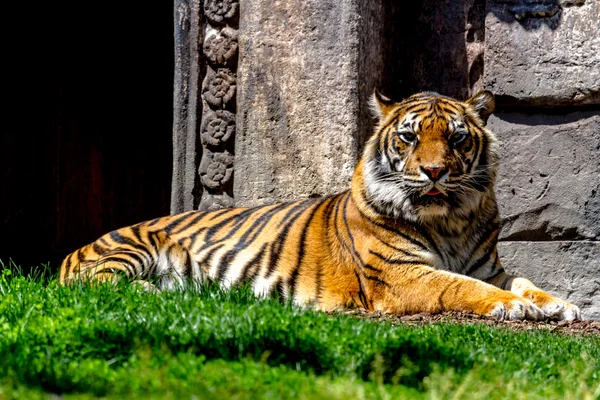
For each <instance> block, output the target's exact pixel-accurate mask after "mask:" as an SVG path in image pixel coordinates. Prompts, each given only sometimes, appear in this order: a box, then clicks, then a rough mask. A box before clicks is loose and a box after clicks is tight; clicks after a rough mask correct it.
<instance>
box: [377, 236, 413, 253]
mask: <svg viewBox="0 0 600 400" xmlns="http://www.w3.org/2000/svg"><path fill="white" fill-rule="evenodd" d="M375 238H376V239H377V240H378V241H379V243H381V244H383V245H385V246H387V247H389V248H390V249H392V250H395V251H397V252H399V253H402V254H404V255H405V256H414V254H412V253H409V252H408V251H406V250H404V249H401V248H400V247H396V246H394V245H393V244H390V243H388V242H385V241H383V240H382V239H381V238H378V237H375Z"/></svg>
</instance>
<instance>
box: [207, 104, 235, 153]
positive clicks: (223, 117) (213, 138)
mask: <svg viewBox="0 0 600 400" xmlns="http://www.w3.org/2000/svg"><path fill="white" fill-rule="evenodd" d="M234 134H235V114H234V113H232V112H229V111H226V110H217V111H215V112H212V111H211V112H208V113H206V114H205V115H204V118H203V119H202V133H201V137H202V144H203V145H211V146H219V145H221V144H226V143H227V142H228V141H229V139H230V138H231V137H232V136H233V135H234Z"/></svg>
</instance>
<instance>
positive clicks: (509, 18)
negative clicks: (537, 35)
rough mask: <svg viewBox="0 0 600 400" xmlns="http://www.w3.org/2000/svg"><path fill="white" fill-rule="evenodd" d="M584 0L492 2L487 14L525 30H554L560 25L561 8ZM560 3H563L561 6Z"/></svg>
mask: <svg viewBox="0 0 600 400" xmlns="http://www.w3.org/2000/svg"><path fill="white" fill-rule="evenodd" d="M584 2H585V0H570V1H569V0H567V1H562V2H561V1H560V0H492V1H489V2H488V4H489V10H488V11H489V12H492V13H494V15H495V16H496V17H497V18H498V19H499V20H500V21H502V22H505V23H507V24H512V23H519V24H521V26H522V27H523V28H524V29H526V30H533V29H539V28H541V27H542V26H544V25H546V26H547V27H549V28H550V29H552V30H555V29H556V28H558V26H559V25H560V21H561V17H562V7H563V6H565V7H570V6H574V5H581V4H583V3H584ZM561 3H563V4H562V5H561Z"/></svg>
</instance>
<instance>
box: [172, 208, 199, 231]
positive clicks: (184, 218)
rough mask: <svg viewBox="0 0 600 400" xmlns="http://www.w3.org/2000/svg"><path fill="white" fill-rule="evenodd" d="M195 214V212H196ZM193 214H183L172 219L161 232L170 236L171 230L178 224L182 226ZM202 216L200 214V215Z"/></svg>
mask: <svg viewBox="0 0 600 400" xmlns="http://www.w3.org/2000/svg"><path fill="white" fill-rule="evenodd" d="M196 212H197V211H196ZM192 213H193V212H186V213H183V214H181V215H178V216H176V217H174V218H175V219H173V221H171V222H170V223H169V225H167V226H165V227H164V228H163V229H162V231H164V232H166V233H167V234H169V235H170V234H171V232H173V230H174V229H175V228H177V227H178V226H179V225H180V224H183V223H184V222H185V221H187V220H188V219H189V218H190V216H191V215H192ZM200 215H202V214H200Z"/></svg>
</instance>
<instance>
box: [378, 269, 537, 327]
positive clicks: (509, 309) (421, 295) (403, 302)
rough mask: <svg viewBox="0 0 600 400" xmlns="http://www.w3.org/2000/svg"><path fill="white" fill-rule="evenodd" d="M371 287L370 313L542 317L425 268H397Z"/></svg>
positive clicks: (496, 292)
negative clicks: (460, 312)
mask: <svg viewBox="0 0 600 400" xmlns="http://www.w3.org/2000/svg"><path fill="white" fill-rule="evenodd" d="M379 280H380V281H381V282H374V283H373V284H372V285H371V296H370V297H371V298H372V299H373V309H375V310H381V311H385V312H389V313H393V314H399V315H403V314H413V313H419V312H430V313H439V312H443V311H448V310H458V311H469V312H474V313H477V314H481V315H488V316H493V317H496V318H499V319H508V320H523V319H529V320H541V319H545V318H546V315H545V313H544V312H543V311H542V310H541V309H540V308H539V307H537V306H536V305H535V304H533V303H532V302H531V301H529V300H527V299H525V298H523V297H521V296H520V295H518V294H516V293H513V292H510V291H507V290H502V289H499V288H497V287H495V286H493V285H490V284H488V283H485V282H483V281H480V280H478V279H474V278H469V277H467V276H464V275H459V274H454V273H451V272H447V271H440V270H436V269H433V268H430V267H427V266H411V267H410V269H409V268H397V269H394V270H392V271H389V270H388V271H387V272H385V273H383V274H382V275H381V276H380V278H379Z"/></svg>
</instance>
